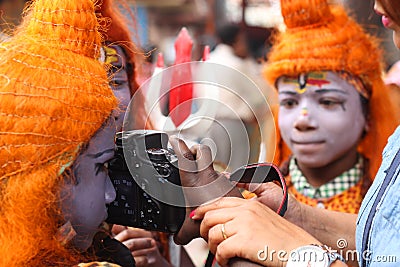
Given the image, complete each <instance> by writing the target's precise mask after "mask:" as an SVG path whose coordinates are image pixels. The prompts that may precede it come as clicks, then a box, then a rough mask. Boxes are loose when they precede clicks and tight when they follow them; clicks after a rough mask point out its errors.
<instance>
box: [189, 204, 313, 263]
mask: <svg viewBox="0 0 400 267" xmlns="http://www.w3.org/2000/svg"><path fill="white" fill-rule="evenodd" d="M192 219H193V220H202V221H201V228H200V233H201V236H202V237H203V238H204V239H206V240H208V244H209V247H210V250H211V251H212V252H213V253H214V255H215V257H216V260H217V261H218V263H220V264H221V265H222V266H226V265H227V264H228V262H229V260H230V259H231V258H235V257H239V258H245V259H248V260H250V261H252V262H256V263H258V264H262V265H264V266H282V265H283V261H282V260H284V259H285V258H287V257H288V256H289V254H290V252H291V251H292V250H293V249H295V248H297V247H299V246H303V245H309V244H320V242H319V241H318V240H317V239H316V238H314V237H313V236H311V235H310V234H308V233H307V232H305V231H304V230H303V229H301V228H300V227H298V226H296V225H294V224H292V223H290V222H289V221H287V220H286V219H284V218H282V217H281V216H279V215H278V214H277V213H276V212H275V211H273V210H271V209H270V208H268V207H267V206H265V205H264V204H261V203H260V202H258V201H255V200H245V199H239V198H229V197H228V198H221V199H219V200H216V201H214V202H212V203H210V204H206V205H202V206H200V207H199V208H197V209H196V210H195V211H194V213H193V216H192ZM273 250H274V251H275V253H271V251H273ZM281 250H282V251H283V252H285V253H286V254H285V253H282V254H280V255H279V257H278V254H277V252H278V251H281Z"/></svg>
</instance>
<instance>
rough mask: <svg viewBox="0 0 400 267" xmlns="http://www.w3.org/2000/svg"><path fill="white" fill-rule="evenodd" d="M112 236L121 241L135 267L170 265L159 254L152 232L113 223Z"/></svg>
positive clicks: (165, 266) (166, 266) (168, 266)
mask: <svg viewBox="0 0 400 267" xmlns="http://www.w3.org/2000/svg"><path fill="white" fill-rule="evenodd" d="M112 233H113V234H114V235H115V236H114V238H115V239H117V240H119V241H120V242H122V243H123V244H124V245H125V246H126V247H128V248H129V250H130V251H131V253H132V256H133V257H134V258H135V262H136V267H171V265H170V264H169V263H168V261H167V260H166V259H165V258H164V257H163V256H162V255H161V253H160V250H159V248H158V246H157V242H156V240H155V239H154V238H153V233H152V232H150V231H146V230H143V229H139V228H133V227H125V226H120V225H114V226H113V228H112Z"/></svg>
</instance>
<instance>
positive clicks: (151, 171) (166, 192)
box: [107, 130, 186, 233]
mask: <svg viewBox="0 0 400 267" xmlns="http://www.w3.org/2000/svg"><path fill="white" fill-rule="evenodd" d="M167 144H168V135H167V134H166V133H164V132H161V131H154V130H133V131H125V132H119V133H117V134H116V136H115V157H114V159H113V160H111V161H110V162H109V166H108V169H109V176H110V178H111V181H112V183H113V185H114V187H115V190H116V192H117V197H116V199H115V201H113V202H112V203H110V204H109V205H108V218H107V222H109V223H114V224H120V225H125V226H133V227H137V228H142V229H146V230H152V231H161V232H167V233H176V232H178V231H179V229H180V227H181V226H182V224H183V221H184V219H185V212H186V209H185V204H184V203H185V199H184V195H183V190H182V188H181V186H180V185H181V182H180V176H179V169H178V168H177V166H178V165H177V163H178V160H177V157H176V155H175V153H174V151H173V150H172V149H169V148H167Z"/></svg>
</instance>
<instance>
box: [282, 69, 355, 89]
mask: <svg viewBox="0 0 400 267" xmlns="http://www.w3.org/2000/svg"><path fill="white" fill-rule="evenodd" d="M277 86H278V90H279V89H280V88H282V87H285V89H288V88H291V89H294V90H295V91H296V92H297V93H299V94H303V93H305V92H306V91H307V90H308V89H310V88H313V89H344V90H345V89H347V88H353V89H354V90H356V89H355V87H354V86H353V85H352V84H350V83H348V82H347V81H346V80H345V79H344V78H342V77H340V76H339V75H338V74H336V73H334V72H332V71H320V72H309V73H304V74H300V75H299V76H298V77H287V76H282V77H280V78H279V79H278V83H277Z"/></svg>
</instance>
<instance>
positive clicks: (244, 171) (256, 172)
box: [229, 162, 288, 216]
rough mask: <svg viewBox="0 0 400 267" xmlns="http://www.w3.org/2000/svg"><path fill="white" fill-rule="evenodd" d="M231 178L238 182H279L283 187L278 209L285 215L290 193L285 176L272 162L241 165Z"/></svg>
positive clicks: (279, 212)
mask: <svg viewBox="0 0 400 267" xmlns="http://www.w3.org/2000/svg"><path fill="white" fill-rule="evenodd" d="M229 180H230V181H231V182H236V183H260V184H261V183H268V182H274V181H276V182H278V183H279V184H280V186H281V188H282V193H283V196H282V201H281V204H280V205H279V208H278V210H277V211H276V212H277V213H278V214H279V215H281V216H283V215H285V212H286V209H287V203H288V193H287V188H286V182H285V178H284V177H283V175H282V173H281V172H280V170H279V169H278V167H277V166H276V165H274V164H272V163H267V162H263V163H254V164H249V165H245V166H243V167H240V168H239V169H237V170H235V171H234V172H233V173H231V175H230V178H229Z"/></svg>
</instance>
